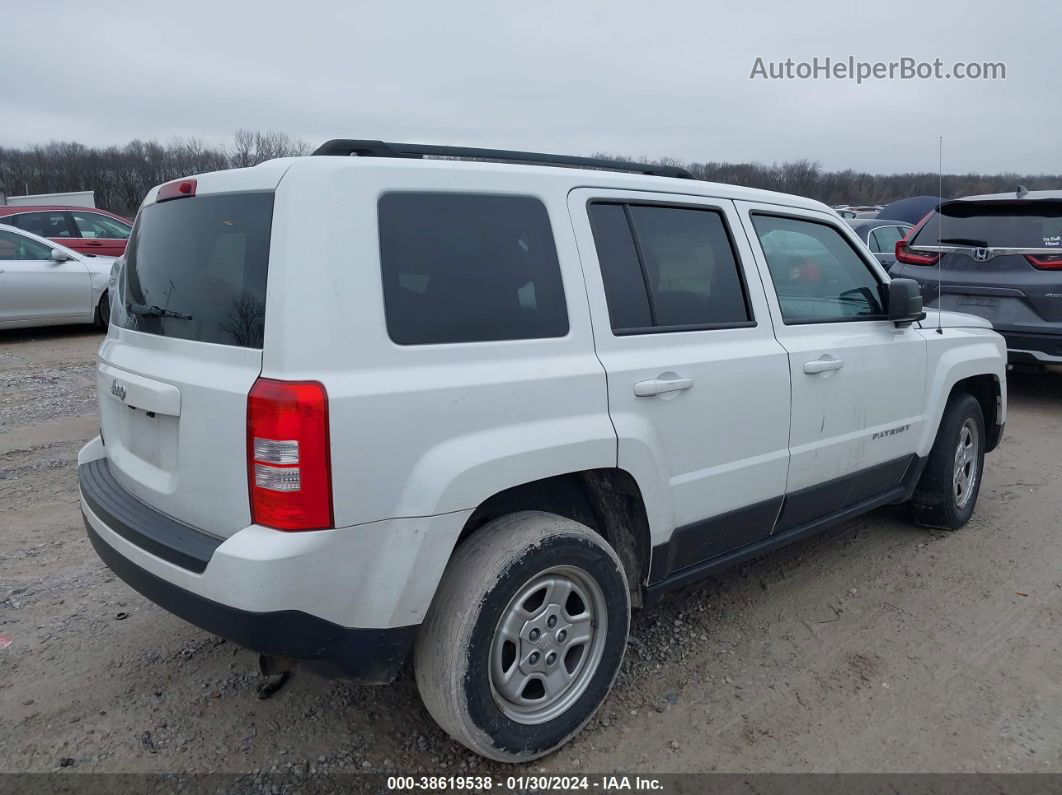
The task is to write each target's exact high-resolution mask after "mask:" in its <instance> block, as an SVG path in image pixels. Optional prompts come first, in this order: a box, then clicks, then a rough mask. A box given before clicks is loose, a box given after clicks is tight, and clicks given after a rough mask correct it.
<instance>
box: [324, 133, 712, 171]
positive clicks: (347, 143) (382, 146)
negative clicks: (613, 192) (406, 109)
mask: <svg viewBox="0 0 1062 795" xmlns="http://www.w3.org/2000/svg"><path fill="white" fill-rule="evenodd" d="M314 154H315V155H338V156H341V157H349V156H351V155H357V156H358V157H416V158H423V157H452V158H460V159H467V160H498V161H502V162H507V163H531V164H538V165H544V166H573V167H576V168H597V169H604V170H608V171H632V172H634V173H636V174H648V175H650V176H654V177H677V178H679V179H693V175H692V174H691V173H690V172H688V171H687V170H686V169H684V168H679V167H678V166H664V165H659V164H656V163H632V162H630V161H627V160H605V159H602V158H596V157H574V156H572V155H549V154H543V153H542V152H515V151H511V150H508V149H476V148H474V147H470V146H435V145H433V144H395V143H388V142H385V141H360V140H353V139H349V138H336V139H334V140H331V141H326V142H325V143H323V144H321V145H320V146H319V147H317V149H316V150H315V151H314Z"/></svg>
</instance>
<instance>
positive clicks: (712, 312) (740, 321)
mask: <svg viewBox="0 0 1062 795" xmlns="http://www.w3.org/2000/svg"><path fill="white" fill-rule="evenodd" d="M589 212H590V221H591V224H592V226H593V231H594V243H595V246H596V247H597V256H598V260H599V262H600V263H601V277H602V280H603V282H604V285H605V298H606V300H607V302H608V309H609V320H610V323H611V326H612V329H613V331H615V332H617V333H621V334H634V333H646V332H652V331H680V330H692V329H712V328H732V327H735V326H742V325H748V324H751V323H752V313H751V310H750V309H749V305H748V298H747V295H746V292H745V284H744V282H743V280H742V277H741V272H740V269H739V265H738V262H737V258H736V256H735V254H734V248H733V245H732V244H731V241H730V235H729V233H728V231H727V228H726V224H725V222H724V221H723V216H722V214H721V213H720V212H719V211H717V210H713V209H710V208H699V207H698V208H695V207H677V206H664V205H648V204H644V205H643V204H626V203H622V204H621V203H611V202H594V203H592V204H591V205H590V208H589Z"/></svg>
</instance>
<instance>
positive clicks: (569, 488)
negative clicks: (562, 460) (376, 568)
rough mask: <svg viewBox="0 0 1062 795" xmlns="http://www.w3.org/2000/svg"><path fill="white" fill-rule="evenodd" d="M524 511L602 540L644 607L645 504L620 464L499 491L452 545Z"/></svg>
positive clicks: (634, 602)
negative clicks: (571, 524) (579, 527)
mask: <svg viewBox="0 0 1062 795" xmlns="http://www.w3.org/2000/svg"><path fill="white" fill-rule="evenodd" d="M525 510H537V511H545V512H547V513H554V514H557V515H558V516H564V517H565V518H568V519H572V520H574V521H576V522H579V523H580V524H584V525H586V526H587V527H589V528H590V529H591V530H593V531H594V532H595V533H597V534H598V535H600V536H601V537H602V538H604V539H605V540H606V541H607V542H608V543H609V544H610V545H611V546H612V548H613V549H615V550H616V554H617V555H619V558H620V560H621V561H622V562H623V567H624V570H625V572H626V574H627V582H628V585H629V588H630V591H631V604H632V606H635V607H640V606H641V603H642V586H643V584H644V583H645V581H646V578H647V577H648V573H649V559H650V555H651V552H652V545H651V540H650V533H649V520H648V518H647V514H646V509H645V502H644V501H643V499H642V494H641V490H640V489H639V487H638V484H637V482H636V481H635V479H634V477H633V476H632V475H631V474H630V473H628V472H626V471H625V470H622V469H618V468H597V469H586V470H580V471H576V472H567V473H564V474H559V475H553V476H550V477H546V478H541V479H538V480H533V481H530V482H527V483H521V484H519V485H516V486H512V487H510V488H506V489H503V490H501V491H498V492H496V493H495V494H492V495H491V496H490V497H488V498H487V499H486V500H484V501H483V502H481V503H480V504H479V506H477V507H476V509H475V510H474V511H473V512H472V514H471V515H470V516H469V518H468V519H467V520H466V522H465V524H464V526H463V527H462V529H461V533H460V535H459V537H458V540H457V543H456V544H455V546H454V549H455V550H456V549H457V548H458V547H459V546H460V545H461V544H462V543H463V542H464V541H466V540H467V539H468V538H470V537H472V536H473V535H474V534H475V532H476V531H477V530H478V529H479V528H480V527H482V526H483V525H485V524H486V523H487V522H489V521H491V520H492V519H496V518H498V517H499V516H504V515H506V514H510V513H515V512H517V511H525Z"/></svg>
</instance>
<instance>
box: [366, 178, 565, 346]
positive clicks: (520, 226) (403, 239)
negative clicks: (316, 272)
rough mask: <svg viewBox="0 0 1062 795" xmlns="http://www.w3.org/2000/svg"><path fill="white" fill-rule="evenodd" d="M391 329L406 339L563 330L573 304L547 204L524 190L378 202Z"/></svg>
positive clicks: (544, 334) (422, 341) (516, 336)
mask: <svg viewBox="0 0 1062 795" xmlns="http://www.w3.org/2000/svg"><path fill="white" fill-rule="evenodd" d="M379 229H380V264H381V270H382V276H383V292H384V309H385V313H386V316H387V332H388V334H389V335H390V337H391V339H392V340H393V341H394V342H396V343H398V344H400V345H427V344H441V343H457V342H486V341H491V340H520V339H536V338H549V337H563V336H565V335H566V334H567V333H568V310H567V307H566V305H565V299H564V288H563V285H562V283H561V273H560V264H559V262H558V260H557V249H556V245H555V243H554V240H553V231H552V228H551V227H550V222H549V215H548V214H547V212H546V207H545V205H544V204H543V203H542V202H541V201H540V200H539V199H535V198H532V197H528V196H495V195H486V194H473V193H389V194H386V195H384V196H383V197H381V198H380V201H379Z"/></svg>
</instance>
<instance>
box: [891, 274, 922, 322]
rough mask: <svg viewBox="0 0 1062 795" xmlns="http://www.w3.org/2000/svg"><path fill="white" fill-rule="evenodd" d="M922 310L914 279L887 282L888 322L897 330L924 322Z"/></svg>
mask: <svg viewBox="0 0 1062 795" xmlns="http://www.w3.org/2000/svg"><path fill="white" fill-rule="evenodd" d="M925 317H926V313H925V312H924V311H923V310H922V291H921V290H920V289H919V287H918V282H916V281H915V280H914V279H893V280H892V281H891V282H889V320H891V321H892V322H893V323H895V324H896V326H897V328H903V327H904V326H909V325H911V324H912V323H914V322H915V321H916V320H925Z"/></svg>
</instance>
